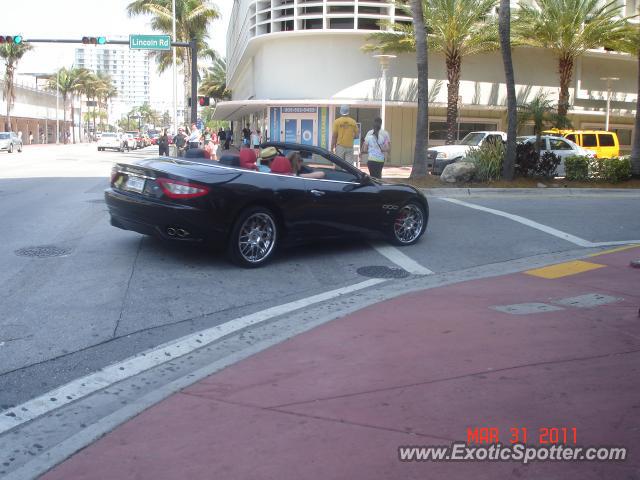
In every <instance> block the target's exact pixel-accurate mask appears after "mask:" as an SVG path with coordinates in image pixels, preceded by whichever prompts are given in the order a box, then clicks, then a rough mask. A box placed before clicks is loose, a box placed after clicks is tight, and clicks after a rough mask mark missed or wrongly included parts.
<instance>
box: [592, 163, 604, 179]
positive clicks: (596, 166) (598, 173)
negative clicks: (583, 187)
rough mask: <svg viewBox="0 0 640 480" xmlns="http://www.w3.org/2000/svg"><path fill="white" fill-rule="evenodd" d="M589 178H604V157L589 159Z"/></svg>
mask: <svg viewBox="0 0 640 480" xmlns="http://www.w3.org/2000/svg"><path fill="white" fill-rule="evenodd" d="M589 178H592V179H596V180H602V179H603V178H604V158H590V159H589Z"/></svg>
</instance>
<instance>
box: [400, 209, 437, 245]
mask: <svg viewBox="0 0 640 480" xmlns="http://www.w3.org/2000/svg"><path fill="white" fill-rule="evenodd" d="M427 221H428V213H427V211H426V210H425V209H424V207H423V206H422V205H420V204H419V203H418V202H416V201H410V202H407V203H406V204H404V205H403V206H402V207H400V208H399V209H398V211H397V213H396V216H395V218H394V219H393V225H392V226H391V229H392V231H391V241H392V242H393V243H395V244H396V245H413V244H414V243H416V242H417V241H418V240H419V239H420V237H421V236H422V234H423V233H424V231H425V229H426V228H427Z"/></svg>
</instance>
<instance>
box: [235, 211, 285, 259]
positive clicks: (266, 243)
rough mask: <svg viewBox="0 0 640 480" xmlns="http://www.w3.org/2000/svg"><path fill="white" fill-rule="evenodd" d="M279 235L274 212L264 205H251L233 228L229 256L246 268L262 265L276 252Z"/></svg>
mask: <svg viewBox="0 0 640 480" xmlns="http://www.w3.org/2000/svg"><path fill="white" fill-rule="evenodd" d="M279 237H280V230H279V228H278V222H277V220H276V217H275V215H274V214H273V212H272V211H271V210H269V209H268V208H264V207H250V208H248V209H246V210H245V211H243V212H242V213H241V214H240V216H239V217H238V219H237V220H236V223H235V224H234V226H233V229H232V230H231V235H230V236H229V245H228V247H227V248H228V254H229V257H230V259H231V260H232V261H233V262H234V263H235V264H237V265H240V266H242V267H245V268H255V267H259V266H262V265H264V264H265V263H267V261H269V259H270V258H271V257H272V256H273V254H274V253H275V251H276V246H277V244H278V241H279Z"/></svg>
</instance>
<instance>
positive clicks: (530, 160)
mask: <svg viewBox="0 0 640 480" xmlns="http://www.w3.org/2000/svg"><path fill="white" fill-rule="evenodd" d="M538 160H539V156H538V154H537V153H536V147H535V145H534V144H533V143H531V142H524V143H519V144H518V145H516V165H515V167H516V168H515V170H516V174H517V175H519V176H521V177H529V176H531V175H534V174H535V171H536V165H537V164H538Z"/></svg>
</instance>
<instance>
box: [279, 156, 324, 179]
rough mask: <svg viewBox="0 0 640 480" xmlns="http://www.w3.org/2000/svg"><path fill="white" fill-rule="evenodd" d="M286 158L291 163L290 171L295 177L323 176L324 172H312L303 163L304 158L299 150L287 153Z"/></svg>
mask: <svg viewBox="0 0 640 480" xmlns="http://www.w3.org/2000/svg"><path fill="white" fill-rule="evenodd" d="M287 158H288V159H289V162H290V163H291V171H292V172H293V174H294V175H296V176H297V177H305V178H324V172H314V171H313V170H312V169H311V168H309V167H307V166H306V165H305V164H304V160H303V159H302V155H300V152H295V151H294V152H290V153H289V155H287Z"/></svg>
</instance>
